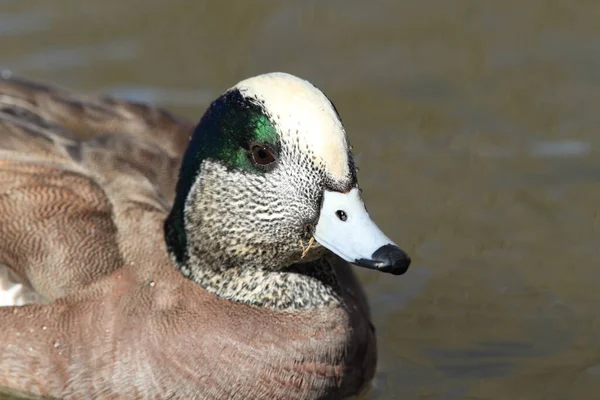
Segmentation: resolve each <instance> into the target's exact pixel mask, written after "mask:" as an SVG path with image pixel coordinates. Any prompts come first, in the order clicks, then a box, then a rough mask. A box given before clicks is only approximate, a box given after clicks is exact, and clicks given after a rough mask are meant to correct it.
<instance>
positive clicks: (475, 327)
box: [0, 0, 600, 400]
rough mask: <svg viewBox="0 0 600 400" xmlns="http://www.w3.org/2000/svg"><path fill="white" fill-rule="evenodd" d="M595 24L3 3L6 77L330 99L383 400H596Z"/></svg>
mask: <svg viewBox="0 0 600 400" xmlns="http://www.w3.org/2000/svg"><path fill="white" fill-rule="evenodd" d="M599 21H600V2H598V1H596V0H576V1H569V0H561V1H559V0H546V1H542V0H529V1H527V2H521V1H516V0H505V1H488V0H473V1H467V0H455V1H445V0H402V1H399V0H389V1H370V2H367V1H348V0H345V1H342V0H338V1H324V0H321V1H304V2H298V1H281V0H253V1H243V2H242V1H221V2H204V1H176V0H171V1H168V2H167V1H159V0H143V1H142V0H136V1H133V0H128V1H123V0H120V1H115V0H104V1H91V0H88V1H83V0H71V1H67V0H63V1H58V0H55V1H50V0H44V1H42V0H39V1H30V0H12V1H10V0H8V1H7V0H0V67H5V68H6V67H7V68H10V69H12V70H13V71H14V72H16V73H18V74H21V75H26V76H29V77H34V78H41V79H45V80H49V81H53V82H56V83H59V84H61V85H65V86H69V87H72V88H75V89H78V90H82V91H102V92H110V93H114V94H117V95H120V96H126V97H130V98H135V99H142V100H146V101H149V102H154V103H159V104H162V105H164V106H167V107H169V108H170V109H172V110H174V111H178V112H180V113H183V114H186V115H189V116H194V117H199V116H200V115H201V114H202V112H203V110H204V108H205V107H206V106H207V104H208V103H209V101H210V100H212V99H213V98H214V97H216V96H217V95H218V94H219V93H220V92H221V91H223V90H224V89H226V88H228V87H229V86H231V85H233V84H234V83H236V82H237V81H239V80H240V79H243V78H245V77H248V76H251V75H255V74H258V73H262V72H267V71H273V70H283V71H287V72H291V73H294V74H297V75H300V76H303V77H305V78H308V79H309V80H311V81H313V82H314V83H315V84H317V85H318V86H319V87H321V88H322V89H324V90H325V91H326V93H327V94H328V95H329V97H331V98H332V99H333V100H334V102H335V103H336V106H337V108H338V110H339V111H340V113H341V115H342V118H343V119H344V122H345V124H346V128H347V131H348V134H349V136H350V139H351V141H352V143H353V145H354V146H355V151H356V155H357V160H358V164H359V166H360V168H361V170H360V174H359V179H360V182H361V184H362V187H363V188H364V190H365V198H366V201H367V204H368V205H369V210H370V211H371V214H372V215H373V217H374V219H375V220H376V221H377V222H378V223H379V224H380V226H381V227H382V228H383V229H384V230H385V231H386V232H388V234H389V235H390V236H391V237H392V238H393V239H395V240H396V241H397V242H398V243H399V244H401V245H402V246H403V247H404V248H405V249H406V250H407V251H408V252H409V253H410V254H411V255H412V256H413V260H414V261H413V267H412V269H411V270H410V271H409V273H407V274H406V275H405V276H402V277H390V276H384V275H378V274H376V273H369V272H368V271H363V270H361V271H359V274H360V277H361V279H362V281H363V282H364V284H365V286H366V289H367V291H368V294H369V296H370V301H371V304H372V308H373V312H374V315H375V324H376V326H377V328H378V332H379V339H380V341H379V346H380V363H379V373H378V376H377V380H376V382H375V384H376V389H375V390H373V392H372V393H371V394H370V398H373V399H395V398H402V399H444V400H451V399H470V400H475V399H479V400H483V399H510V400H519V399H526V400H535V399H552V400H554V399H556V400H559V399H585V400H588V399H600V318H599V317H600V250H599V241H600V112H599V107H600V22H599Z"/></svg>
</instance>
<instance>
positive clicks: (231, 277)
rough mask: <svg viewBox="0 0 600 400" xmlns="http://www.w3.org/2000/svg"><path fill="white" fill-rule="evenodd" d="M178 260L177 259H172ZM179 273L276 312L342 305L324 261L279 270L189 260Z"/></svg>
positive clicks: (221, 294) (216, 291)
mask: <svg viewBox="0 0 600 400" xmlns="http://www.w3.org/2000/svg"><path fill="white" fill-rule="evenodd" d="M172 258H173V260H175V257H173V256H172ZM175 264H176V266H177V268H178V269H179V271H180V272H181V273H182V274H183V275H184V276H185V277H187V278H189V279H191V280H193V281H194V282H196V283H197V284H198V285H200V286H202V287H203V288H204V289H206V290H208V291H209V292H211V293H213V294H215V295H217V296H219V297H221V298H224V299H228V300H231V301H236V302H239V303H245V304H249V305H252V306H257V307H266V308H271V309H276V310H306V309H315V308H323V307H336V306H338V305H340V302H341V294H340V287H339V284H338V281H337V278H336V275H335V272H334V270H333V267H332V266H331V265H330V263H329V262H328V261H327V259H325V258H321V259H318V260H314V261H309V262H306V263H298V264H292V265H290V266H288V267H286V268H283V269H280V270H277V271H267V270H261V269H257V268H255V267H227V268H225V266H223V268H215V265H214V264H212V263H211V264H210V268H207V264H206V263H205V262H204V261H203V260H199V259H197V258H195V257H193V256H192V257H190V259H189V261H188V263H186V264H185V265H180V264H177V262H176V261H175Z"/></svg>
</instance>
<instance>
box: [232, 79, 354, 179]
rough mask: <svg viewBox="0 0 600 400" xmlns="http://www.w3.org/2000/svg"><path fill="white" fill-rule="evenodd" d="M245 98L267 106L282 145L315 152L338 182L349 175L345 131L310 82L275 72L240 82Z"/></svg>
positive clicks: (237, 87) (326, 101) (332, 109)
mask: <svg viewBox="0 0 600 400" xmlns="http://www.w3.org/2000/svg"><path fill="white" fill-rule="evenodd" d="M234 88H236V89H238V90H239V91H240V92H241V93H242V95H244V96H246V97H251V98H255V99H257V100H258V101H260V102H262V103H263V104H264V107H265V109H266V110H267V111H268V112H269V113H270V114H271V115H272V117H273V119H274V121H275V122H276V124H277V129H278V131H279V134H280V138H281V140H282V142H289V143H294V144H295V143H297V144H299V145H300V148H301V150H303V149H307V150H308V151H311V152H312V153H314V155H315V157H316V160H315V161H316V162H317V163H320V164H321V165H322V166H323V167H324V168H325V170H326V171H327V172H328V173H329V174H330V175H331V177H332V178H334V179H335V180H345V179H347V178H348V176H349V175H350V167H349V165H348V163H349V160H348V143H347V141H346V132H345V131H344V127H343V126H342V123H341V121H340V120H339V118H338V116H337V113H336V112H335V110H334V108H333V107H332V106H331V103H330V102H329V100H328V99H327V97H326V96H325V95H324V94H323V92H321V91H320V90H319V89H317V88H316V87H315V86H313V85H312V84H311V83H310V82H308V81H305V80H304V79H300V78H298V77H296V76H294V75H290V74H286V73H281V72H275V73H270V74H264V75H259V76H256V77H253V78H249V79H246V80H244V81H242V82H240V83H238V84H237V85H236V86H235V87H234Z"/></svg>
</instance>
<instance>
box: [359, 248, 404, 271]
mask: <svg viewBox="0 0 600 400" xmlns="http://www.w3.org/2000/svg"><path fill="white" fill-rule="evenodd" d="M410 261H411V260H410V257H409V256H408V254H406V253H405V252H404V251H403V250H402V249H401V248H400V247H398V246H394V245H393V244H386V245H385V246H381V247H380V248H378V249H377V250H376V251H375V252H374V253H373V255H372V256H371V258H370V259H366V258H361V259H359V260H356V261H355V264H356V265H358V266H360V267H364V268H369V269H376V270H378V271H381V272H386V273H388V274H392V275H402V274H404V273H405V272H406V271H407V270H408V267H409V266H410Z"/></svg>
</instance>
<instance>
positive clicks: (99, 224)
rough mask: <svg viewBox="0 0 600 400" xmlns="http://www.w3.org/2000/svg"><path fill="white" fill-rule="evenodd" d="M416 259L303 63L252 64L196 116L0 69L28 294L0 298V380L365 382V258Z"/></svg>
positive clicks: (369, 354)
mask: <svg viewBox="0 0 600 400" xmlns="http://www.w3.org/2000/svg"><path fill="white" fill-rule="evenodd" d="M410 263H411V259H410V257H409V256H408V254H407V253H406V252H405V251H404V250H402V249H401V248H400V247H399V246H398V245H396V244H395V243H394V242H393V241H392V240H391V239H390V238H389V237H387V236H386V235H385V234H384V233H383V232H382V231H381V230H380V229H379V228H378V226H377V225H376V223H375V222H374V221H373V220H372V218H371V217H370V216H369V213H368V212H367V209H366V207H365V204H364V202H363V200H362V192H361V189H360V188H359V185H358V181H357V169H356V166H355V162H354V158H353V155H352V147H351V146H350V144H349V141H348V138H347V135H346V132H345V128H344V125H343V123H342V120H341V117H340V115H339V113H338V111H337V109H336V107H335V106H334V104H333V103H332V102H331V100H330V99H329V98H328V97H327V96H326V95H325V94H324V92H323V91H321V90H320V89H318V88H317V87H316V86H314V85H313V84H311V83H310V82H308V81H307V80H305V79H302V78H299V77H297V76H294V75H291V74H287V73H283V72H275V73H266V74H262V75H258V76H253V77H250V78H247V79H244V80H242V81H240V82H238V83H237V84H236V85H235V86H233V87H231V88H229V89H227V90H225V91H224V92H223V93H222V94H221V95H220V96H219V97H218V98H217V99H216V100H214V101H213V102H212V103H211V104H210V105H209V106H208V108H207V109H206V111H205V112H204V114H203V116H202V117H201V119H200V121H199V122H198V123H194V122H193V121H189V120H187V119H185V118H182V117H179V116H176V115H174V114H172V113H170V112H169V111H167V110H165V109H163V108H161V107H157V106H152V105H148V104H144V103H141V102H133V101H127V100H123V99H117V98H114V97H110V96H102V95H84V94H77V93H75V92H73V91H71V90H70V89H66V88H62V87H59V86H53V85H49V84H44V83H41V82H37V81H34V80H30V79H27V78H23V77H18V76H16V75H14V74H12V73H8V72H5V73H2V74H1V75H0V265H3V266H4V268H5V269H7V270H9V271H10V273H11V275H12V276H13V277H14V282H13V283H15V284H19V285H21V286H20V287H19V291H21V292H22V291H24V290H28V291H30V293H29V295H28V296H25V294H23V293H21V294H20V295H19V296H18V297H19V298H20V299H22V298H27V299H29V301H23V302H21V303H19V302H17V301H16V297H15V303H14V304H10V305H5V306H4V307H0V326H1V327H2V328H1V329H0V391H3V392H4V393H11V394H21V395H23V394H25V395H27V396H38V397H43V398H48V397H49V398H63V399H99V398H102V399H104V398H131V399H156V398H170V399H340V398H347V397H351V396H355V395H357V394H360V393H363V392H364V391H365V389H366V388H368V386H369V384H370V382H371V381H372V379H373V377H374V374H375V370H376V365H377V346H376V335H375V327H374V326H373V323H372V318H371V313H370V309H369V305H368V300H367V298H366V295H365V292H364V290H363V288H362V287H361V285H360V283H359V280H358V279H357V276H356V274H355V272H354V271H353V269H352V268H353V267H352V265H355V266H358V267H363V268H367V269H371V270H376V271H379V272H381V273H387V274H392V275H402V274H404V273H405V272H406V271H407V269H408V268H409V265H410ZM13 297H14V296H13ZM6 298H8V299H10V298H11V296H7V297H6ZM31 299H34V300H31Z"/></svg>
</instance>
